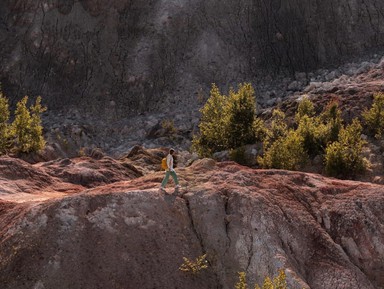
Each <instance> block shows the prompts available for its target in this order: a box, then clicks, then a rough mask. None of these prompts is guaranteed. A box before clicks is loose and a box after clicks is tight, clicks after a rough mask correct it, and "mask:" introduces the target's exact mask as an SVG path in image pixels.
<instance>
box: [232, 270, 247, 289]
mask: <svg viewBox="0 0 384 289" xmlns="http://www.w3.org/2000/svg"><path fill="white" fill-rule="evenodd" d="M238 274H239V281H238V282H237V283H236V284H235V289H248V285H247V280H246V274H245V272H239V273H238Z"/></svg>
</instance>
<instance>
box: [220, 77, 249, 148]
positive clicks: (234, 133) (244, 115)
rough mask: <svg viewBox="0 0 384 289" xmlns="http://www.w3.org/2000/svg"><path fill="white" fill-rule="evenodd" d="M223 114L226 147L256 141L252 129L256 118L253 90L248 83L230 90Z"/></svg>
mask: <svg viewBox="0 0 384 289" xmlns="http://www.w3.org/2000/svg"><path fill="white" fill-rule="evenodd" d="M225 115H226V117H227V119H226V129H225V132H226V142H227V148H229V149H234V148H238V147H240V146H242V145H245V144H251V143H254V142H255V141H256V137H255V131H254V129H253V124H254V122H255V119H256V101H255V91H254V89H253V87H252V85H251V84H250V83H244V84H240V85H239V89H238V91H237V92H235V91H233V90H231V91H230V93H229V97H228V103H227V106H226V114H225Z"/></svg>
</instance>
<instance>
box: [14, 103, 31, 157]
mask: <svg viewBox="0 0 384 289" xmlns="http://www.w3.org/2000/svg"><path fill="white" fill-rule="evenodd" d="M27 101H28V96H24V97H23V99H22V100H20V101H19V102H18V103H17V105H16V111H15V120H14V121H13V124H12V125H13V128H14V130H15V135H16V148H17V150H18V151H20V152H29V151H30V148H31V145H30V144H31V139H30V137H31V133H30V131H31V122H32V120H31V114H30V112H29V110H28V108H27Z"/></svg>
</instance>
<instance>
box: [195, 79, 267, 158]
mask: <svg viewBox="0 0 384 289" xmlns="http://www.w3.org/2000/svg"><path fill="white" fill-rule="evenodd" d="M200 111H201V120H200V123H199V129H200V133H199V134H198V135H195V136H194V137H193V140H192V148H193V149H194V150H195V151H196V152H197V153H198V154H199V155H200V156H211V155H212V154H213V153H214V152H218V151H223V150H228V149H236V148H238V147H240V146H242V145H245V144H251V143H254V142H255V141H256V140H257V137H259V136H261V135H262V134H263V129H262V128H261V126H262V125H263V122H261V121H258V119H257V117H256V101H255V95H254V90H253V88H252V85H251V84H249V83H245V84H241V85H239V89H238V91H234V90H232V89H231V90H230V92H229V96H225V95H222V94H221V93H220V91H219V89H218V88H217V86H216V85H214V84H213V85H212V89H211V92H210V97H209V98H208V100H207V102H206V103H205V105H204V106H203V108H202V109H201V110H200Z"/></svg>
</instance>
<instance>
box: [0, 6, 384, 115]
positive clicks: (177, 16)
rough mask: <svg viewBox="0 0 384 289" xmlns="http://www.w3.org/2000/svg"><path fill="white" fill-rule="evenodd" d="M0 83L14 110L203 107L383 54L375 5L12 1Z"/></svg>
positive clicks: (383, 12) (4, 15) (380, 13)
mask: <svg viewBox="0 0 384 289" xmlns="http://www.w3.org/2000/svg"><path fill="white" fill-rule="evenodd" d="M0 8H1V9H0V17H1V21H0V39H1V47H0V67H1V71H0V77H1V81H2V82H3V85H4V87H5V89H6V92H7V95H8V96H9V97H10V98H11V99H12V101H13V103H15V101H16V98H18V97H21V96H22V95H23V94H29V95H42V96H43V97H44V99H45V101H46V103H47V104H48V105H49V107H50V108H51V109H56V108H62V107H63V106H64V107H66V106H68V105H76V106H80V107H83V108H84V109H86V110H90V111H93V112H94V111H98V112H99V113H100V112H102V113H105V114H109V113H110V111H114V112H116V113H117V114H118V115H127V114H129V113H137V112H142V111H151V110H154V109H156V108H157V107H160V106H161V105H164V104H165V106H167V105H169V104H173V105H178V106H179V107H180V108H186V109H187V110H188V109H190V108H191V107H196V106H197V105H198V103H197V102H198V97H197V96H198V94H199V91H200V89H203V90H206V89H207V88H209V86H210V84H211V83H212V82H216V83H218V84H219V85H228V84H237V83H239V82H242V81H249V80H250V81H253V82H254V83H255V84H256V85H257V83H260V82H262V81H263V79H264V80H265V81H267V82H268V81H269V82H270V81H272V80H273V78H270V79H268V77H267V76H268V74H270V73H271V72H273V73H276V72H281V71H290V72H294V71H310V70H312V69H316V68H318V67H321V66H327V65H328V66H329V65H332V66H335V65H338V64H340V63H341V62H342V61H343V60H346V59H348V58H349V57H352V56H357V55H362V54H364V53H367V51H369V50H375V49H382V48H383V44H384V24H383V23H384V21H383V20H384V3H383V1H380V0H369V1H364V0H354V1H349V0H337V1H328V0H327V1H316V0H309V1H308V0H295V1H281V0H272V1H268V3H267V2H265V1H262V0H257V1H250V0H240V1H216V0H208V1H207V0H205V1H200V0H193V1H192V0H189V1H186V0H183V1H161V0H150V1H139V0H112V1H108V2H105V1H96V0H93V1H91V0H87V1H86V0H83V1H74V0H57V1H46V0H38V1H32V0H17V1H13V0H12V1H10V0H6V1H3V2H2V3H1V4H0Z"/></svg>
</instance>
